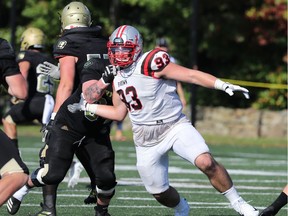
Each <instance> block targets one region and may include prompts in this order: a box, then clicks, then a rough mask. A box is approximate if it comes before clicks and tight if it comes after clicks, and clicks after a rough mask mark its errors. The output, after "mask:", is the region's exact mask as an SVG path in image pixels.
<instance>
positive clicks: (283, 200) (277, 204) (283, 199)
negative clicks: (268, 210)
mask: <svg viewBox="0 0 288 216" xmlns="http://www.w3.org/2000/svg"><path fill="white" fill-rule="evenodd" d="M286 204H287V194H285V193H284V192H281V194H280V195H279V196H278V197H277V199H276V200H275V201H274V202H273V203H272V204H271V206H273V207H274V214H277V212H278V211H279V210H280V209H281V208H282V207H283V206H284V205H286Z"/></svg>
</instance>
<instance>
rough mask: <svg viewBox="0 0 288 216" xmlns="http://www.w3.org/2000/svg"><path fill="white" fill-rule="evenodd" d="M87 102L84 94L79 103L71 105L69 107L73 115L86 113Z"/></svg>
mask: <svg viewBox="0 0 288 216" xmlns="http://www.w3.org/2000/svg"><path fill="white" fill-rule="evenodd" d="M86 105H87V101H86V100H85V98H84V96H83V93H81V98H80V101H79V103H73V104H69V105H68V106H67V108H68V110H69V111H70V112H71V113H76V112H77V111H86Z"/></svg>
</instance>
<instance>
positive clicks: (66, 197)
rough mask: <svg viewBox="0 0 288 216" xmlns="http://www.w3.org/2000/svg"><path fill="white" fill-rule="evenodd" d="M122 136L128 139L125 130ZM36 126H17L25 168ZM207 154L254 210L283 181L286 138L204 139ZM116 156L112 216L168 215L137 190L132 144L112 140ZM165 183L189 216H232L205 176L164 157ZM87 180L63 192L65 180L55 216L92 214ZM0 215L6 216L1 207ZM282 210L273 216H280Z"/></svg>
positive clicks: (27, 205) (29, 200) (27, 207)
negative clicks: (187, 207) (166, 161)
mask: <svg viewBox="0 0 288 216" xmlns="http://www.w3.org/2000/svg"><path fill="white" fill-rule="evenodd" d="M125 135H127V136H128V137H131V134H130V133H129V132H125ZM40 137H41V134H40V132H39V126H23V127H20V129H19V145H20V149H21V153H22V158H23V160H24V161H25V162H26V164H27V165H28V167H29V168H30V170H31V171H32V170H34V169H35V168H37V167H38V151H39V149H40V147H42V143H41V138H40ZM204 137H205V138H206V141H207V143H208V144H209V146H210V149H211V152H212V154H214V157H215V158H216V159H217V160H218V162H220V163H222V164H223V165H224V166H225V167H226V168H227V170H228V172H229V173H230V175H231V177H232V179H233V181H234V184H235V185H236V188H237V189H238V191H239V193H240V194H241V195H242V196H243V198H244V199H246V200H247V201H251V203H252V205H254V206H255V207H256V208H258V209H259V210H262V209H263V208H265V207H266V206H267V205H268V204H270V203H271V202H272V201H273V200H274V199H275V198H276V197H277V196H278V195H279V193H280V191H281V190H282V188H283V187H284V185H285V184H286V183H287V140H286V139H275V140H274V139H233V138H231V137H226V138H225V137H212V136H207V137H206V136H204ZM113 146H114V150H115V152H116V175H117V181H118V185H117V187H116V194H115V196H114V198H113V200H112V202H111V205H110V210H109V212H110V214H111V215H113V216H132V215H133V216H146V215H147V216H151V215H153V216H154V215H159V216H168V215H171V216H172V215H174V212H173V210H172V209H168V208H164V207H162V206H161V205H159V204H158V203H157V202H156V201H155V200H154V199H153V198H152V196H151V195H149V194H148V193H147V192H146V191H145V188H144V187H143V185H142V183H141V181H140V179H139V175H138V173H137V171H136V167H135V162H136V158H135V151H134V146H133V142H132V141H131V140H130V141H126V142H114V143H113ZM169 173H170V174H169V175H170V181H171V185H172V186H174V187H175V188H177V189H178V191H179V192H180V193H181V195H182V196H183V197H185V198H186V199H187V200H188V202H189V205H190V207H191V214H190V215H193V216H208V215H210V216H212V215H219V216H224V215H237V214H236V213H235V212H234V210H232V209H231V208H230V207H229V203H228V202H227V200H226V198H224V197H223V196H222V195H221V194H219V193H218V192H217V191H216V190H215V189H214V188H213V187H212V186H211V185H210V183H209V181H208V180H207V178H206V176H204V174H202V173H200V172H199V171H198V170H197V169H196V168H195V167H194V166H192V165H190V164H189V163H187V162H186V161H183V160H182V159H180V158H179V157H178V156H176V155H175V154H174V153H172V152H171V154H170V171H169ZM88 183H89V180H88V178H87V175H86V173H85V171H83V172H82V173H81V179H80V182H79V183H78V185H76V186H75V188H74V189H70V188H67V178H65V180H64V181H63V182H62V183H61V184H60V186H59V190H58V199H57V213H58V214H57V215H58V216H92V215H94V214H95V212H94V209H93V207H94V206H93V205H84V203H83V200H84V198H86V197H87V195H88V193H89V191H88V189H87V188H86V186H87V185H88ZM41 201H42V194H41V189H40V188H34V189H33V190H32V191H31V192H30V193H29V194H28V195H27V196H26V197H25V199H24V201H23V203H22V206H21V208H20V210H19V212H18V213H17V215H20V216H27V215H33V214H34V213H36V212H37V211H39V210H40V206H39V203H40V202H41ZM0 215H1V216H5V215H9V214H8V213H7V211H6V206H5V205H3V206H2V207H1V208H0ZM286 215H287V206H286V207H284V208H283V209H282V210H281V211H280V212H279V213H278V215H277V216H286Z"/></svg>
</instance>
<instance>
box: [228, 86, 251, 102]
mask: <svg viewBox="0 0 288 216" xmlns="http://www.w3.org/2000/svg"><path fill="white" fill-rule="evenodd" d="M224 89H225V92H226V93H227V94H229V95H230V96H232V95H234V92H236V91H239V92H242V94H243V95H244V96H245V98H246V99H249V98H250V97H249V90H248V89H246V88H243V87H241V86H238V85H233V84H230V83H225V84H224Z"/></svg>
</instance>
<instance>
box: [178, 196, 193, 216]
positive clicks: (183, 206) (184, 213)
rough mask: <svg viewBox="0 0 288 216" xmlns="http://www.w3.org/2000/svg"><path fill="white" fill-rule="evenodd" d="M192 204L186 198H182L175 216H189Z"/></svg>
mask: <svg viewBox="0 0 288 216" xmlns="http://www.w3.org/2000/svg"><path fill="white" fill-rule="evenodd" d="M189 212H190V206H189V204H188V203H187V201H186V199H184V198H181V199H180V203H179V204H178V205H177V206H176V208H175V214H174V215H175V216H189Z"/></svg>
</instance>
